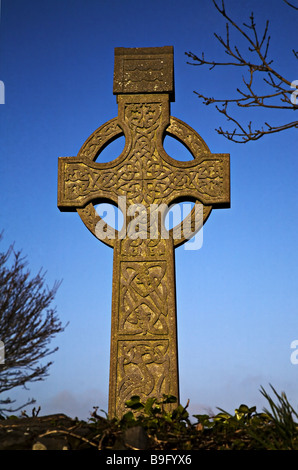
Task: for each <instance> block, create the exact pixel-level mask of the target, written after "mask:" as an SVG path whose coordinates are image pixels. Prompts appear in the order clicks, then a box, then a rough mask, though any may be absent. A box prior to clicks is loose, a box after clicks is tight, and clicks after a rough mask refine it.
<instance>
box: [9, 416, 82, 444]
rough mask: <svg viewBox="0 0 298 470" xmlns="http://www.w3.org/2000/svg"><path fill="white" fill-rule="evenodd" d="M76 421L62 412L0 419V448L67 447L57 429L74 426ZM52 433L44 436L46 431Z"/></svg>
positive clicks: (65, 438) (64, 438) (65, 440)
mask: <svg viewBox="0 0 298 470" xmlns="http://www.w3.org/2000/svg"><path fill="white" fill-rule="evenodd" d="M75 426H76V421H75V420H72V419H70V418H68V417H67V416H65V415H63V414H58V415H50V416H43V417H34V418H16V419H13V418H10V419H7V420H3V421H0V450H63V449H66V448H67V449H69V448H70V445H69V443H68V442H67V437H66V436H65V435H64V434H63V433H61V434H59V431H62V432H63V431H66V430H68V429H69V428H74V427H75ZM51 431H55V433H54V434H52V435H51V434H49V435H48V437H47V436H45V434H47V433H48V432H51Z"/></svg>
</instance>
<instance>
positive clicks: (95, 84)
mask: <svg viewBox="0 0 298 470" xmlns="http://www.w3.org/2000/svg"><path fill="white" fill-rule="evenodd" d="M226 8H227V10H228V11H229V12H230V13H231V15H232V16H233V18H235V20H236V21H238V22H239V23H240V24H241V23H243V22H247V21H248V18H249V15H250V13H251V11H254V12H255V18H256V21H257V24H258V25H259V27H260V30H261V29H262V28H263V27H264V24H265V20H266V19H267V18H268V19H269V20H270V34H271V37H272V38H271V45H270V55H271V57H272V59H274V65H275V66H276V68H278V69H279V70H280V72H281V73H282V74H283V75H284V76H286V77H287V78H288V79H289V80H290V81H293V80H297V79H298V70H297V61H295V60H294V56H293V54H292V52H291V51H292V49H293V48H296V49H297V43H295V39H296V36H295V32H296V30H297V18H296V16H295V15H297V13H296V12H295V11H294V10H292V9H291V8H289V7H288V6H287V5H286V4H285V3H284V2H283V1H281V0H274V1H270V2H269V1H264V2H257V1H255V0H253V1H243V2H238V1H236V0H226ZM0 26H1V29H0V80H2V81H3V82H4V84H5V104H4V105H3V104H1V105H0V142H1V171H0V178H1V211H0V230H4V239H3V241H2V242H1V251H4V250H5V249H6V248H7V247H8V245H10V244H11V243H13V242H14V243H15V247H16V248H17V249H21V250H22V251H23V254H24V255H27V258H28V262H29V267H30V269H31V272H32V275H34V274H36V273H37V272H38V271H39V269H40V268H41V267H43V268H44V270H46V271H47V275H46V279H47V282H48V284H49V285H50V286H51V285H52V284H53V283H54V281H55V280H56V279H57V280H61V279H62V280H63V282H62V285H61V287H60V289H59V291H58V293H57V296H56V299H55V302H54V304H55V305H56V306H57V311H58V314H59V317H60V319H61V320H62V322H63V323H64V324H65V323H67V322H69V325H68V327H67V329H66V330H65V332H64V333H62V334H60V335H58V336H57V337H56V338H55V340H53V341H52V343H51V344H52V346H53V347H54V346H59V351H58V352H57V353H55V355H53V356H52V359H53V361H54V364H53V365H52V367H51V369H50V375H49V377H48V378H47V379H46V380H45V381H44V382H39V383H36V384H32V385H29V390H23V389H20V390H15V391H12V392H11V393H10V396H11V398H16V399H17V400H18V403H19V402H24V401H26V399H27V398H31V397H34V398H35V399H36V404H37V405H38V406H41V414H49V413H60V412H64V413H66V414H68V415H69V416H79V417H81V418H84V419H85V418H87V417H88V416H89V414H90V411H92V409H93V406H99V408H102V409H104V410H106V411H107V409H108V405H107V403H108V382H109V347H110V321H111V313H110V312H111V288H112V260H113V253H112V250H111V249H110V248H109V247H107V246H106V245H104V244H102V243H101V242H99V241H98V240H96V239H95V238H94V237H93V236H92V235H91V234H90V232H89V231H88V230H87V229H86V228H85V226H84V225H83V223H82V222H81V220H80V218H79V216H78V214H76V213H61V212H60V211H59V210H58V209H57V161H58V157H59V156H75V155H76V154H77V153H78V151H79V149H80V147H81V145H82V144H83V143H84V141H85V140H86V139H87V137H88V136H89V135H90V134H91V133H92V132H93V131H94V130H95V129H96V128H98V127H99V126H100V125H101V124H103V123H104V122H106V121H108V120H109V119H111V118H113V117H115V116H116V115H117V104H116V99H115V96H114V95H113V93H112V86H113V67H114V48H115V47H151V46H164V45H173V46H174V63H175V91H176V101H175V102H174V103H172V105H171V114H172V115H173V116H176V117H177V118H179V119H181V120H183V121H185V122H186V123H188V124H189V125H190V126H192V127H193V128H194V129H195V130H196V131H197V132H198V133H199V134H200V135H201V136H202V137H203V139H204V140H205V141H206V143H207V144H208V146H209V148H210V150H211V151H212V152H214V153H216V152H219V153H230V155H231V208H230V209H222V210H214V211H213V212H212V214H211V217H210V218H209V220H208V222H207V223H206V225H205V227H204V232H203V246H202V248H201V249H200V250H197V251H187V250H185V249H184V247H183V246H182V247H180V248H178V249H177V250H176V285H177V319H178V347H179V373H180V395H181V396H180V398H181V403H182V404H186V401H187V399H190V407H189V409H190V412H194V413H197V412H201V411H206V410H207V411H208V410H213V411H214V410H215V411H216V407H221V408H224V409H226V410H228V411H233V410H234V408H236V407H238V406H239V405H240V404H241V403H246V404H248V405H251V406H252V405H257V407H258V408H259V409H261V408H262V407H263V406H264V405H266V403H265V402H264V399H263V397H262V396H261V394H260V392H259V389H260V387H261V386H264V387H265V388H266V389H269V383H271V384H272V385H273V386H274V387H275V388H276V389H277V390H278V391H282V390H283V391H285V392H286V393H287V395H288V398H289V400H290V401H291V402H292V404H293V405H294V406H296V405H297V385H298V365H295V364H292V362H291V360H290V357H291V353H292V350H291V347H290V345H291V342H292V341H294V340H296V339H298V315H297V313H298V295H297V279H298V257H297V231H298V222H297V209H298V202H297V201H298V199H297V189H296V188H297V171H298V163H297V159H296V155H297V135H296V134H295V132H297V131H295V130H288V131H285V132H283V133H279V134H275V135H272V136H265V137H263V138H262V139H261V140H259V141H257V142H251V143H248V144H245V145H242V144H241V145H240V144H235V143H233V142H229V141H227V140H226V139H224V138H223V137H221V136H219V135H218V134H217V133H216V131H215V128H216V127H219V126H222V127H223V128H226V127H229V125H230V124H229V123H227V122H226V120H225V118H224V117H223V116H222V115H220V114H218V112H217V111H216V110H215V109H214V108H211V107H206V106H204V105H203V104H202V103H201V102H200V101H199V100H198V98H197V97H196V95H195V94H194V93H193V91H194V90H197V91H201V92H202V93H205V94H206V95H211V96H212V95H213V96H217V97H226V96H229V97H231V96H234V95H235V89H236V88H237V87H238V86H239V85H240V84H241V80H242V78H241V72H239V71H238V70H236V71H234V70H230V69H229V70H226V69H220V70H217V69H215V70H213V71H209V70H208V69H207V68H206V69H204V68H201V67H200V68H199V67H192V66H190V65H187V57H186V56H185V54H184V53H185V51H189V50H191V51H192V52H195V53H197V54H200V52H201V51H204V52H205V54H206V57H207V56H208V57H210V58H218V59H222V58H224V52H223V50H222V48H221V47H220V45H219V44H218V42H217V41H216V39H215V38H214V36H213V33H214V32H217V33H219V34H221V35H224V33H225V21H224V19H223V18H222V17H221V16H220V15H219V13H218V12H217V11H216V10H215V8H214V6H213V4H212V2H211V0H198V1H194V0H192V1H191V0H184V1H183V2H180V1H175V0H172V1H169V0H159V1H157V0H149V1H147V2H143V1H142V0H139V1H135V0H127V1H125V2H124V1H119V0H114V1H105V0H71V1H70V0H43V1H42V2H41V1H39V0H27V1H23V0H2V4H1V24H0ZM235 39H236V40H237V36H235ZM241 44H242V47H243V48H244V46H245V45H244V44H243V43H241ZM265 111H266V110H259V111H258V110H254V109H247V110H242V111H241V110H239V111H237V116H238V117H239V118H240V119H241V120H242V121H243V122H244V123H247V122H249V121H250V120H252V121H253V122H254V123H255V124H256V126H258V125H259V124H260V123H262V122H263V120H265V121H269V122H270V123H272V124H278V123H284V122H286V121H291V120H294V118H296V116H293V115H292V114H294V113H293V112H282V111H276V112H273V111H270V110H269V111H266V112H265ZM296 119H297V118H296ZM295 137H296V141H295V140H294V139H295ZM113 151H114V152H116V153H117V148H115V147H114V150H113ZM120 151H121V149H119V153H120ZM170 151H171V152H173V153H174V152H175V147H172V148H171V150H170ZM176 151H177V152H179V151H178V150H176ZM115 156H117V155H115ZM172 156H174V155H173V154H172ZM0 328H1V326H0ZM0 336H1V329H0ZM0 339H1V338H0ZM28 411H30V409H29V410H28Z"/></svg>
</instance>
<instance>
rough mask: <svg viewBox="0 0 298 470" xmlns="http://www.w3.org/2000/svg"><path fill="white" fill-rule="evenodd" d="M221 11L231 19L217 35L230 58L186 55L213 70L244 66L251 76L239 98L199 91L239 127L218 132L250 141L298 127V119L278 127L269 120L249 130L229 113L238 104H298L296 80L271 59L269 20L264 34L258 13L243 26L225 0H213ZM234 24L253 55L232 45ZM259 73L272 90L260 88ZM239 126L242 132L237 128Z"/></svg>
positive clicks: (284, 107) (291, 107)
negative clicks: (294, 87)
mask: <svg viewBox="0 0 298 470" xmlns="http://www.w3.org/2000/svg"><path fill="white" fill-rule="evenodd" d="M212 1H213V4H214V6H215V8H216V9H217V11H218V12H219V13H220V14H221V15H222V16H223V17H224V18H225V19H226V20H227V22H226V36H225V38H223V37H221V36H220V35H218V34H217V33H214V36H215V38H216V39H217V40H218V41H219V43H220V44H221V45H222V46H223V48H224V51H225V53H226V54H227V55H228V56H229V58H230V60H228V61H215V60H207V59H205V55H204V53H202V55H201V57H199V56H197V55H196V54H194V53H192V52H186V55H187V56H188V57H189V58H190V59H192V62H187V63H188V64H190V65H196V66H198V65H207V66H209V69H210V70H212V69H213V68H215V67H220V66H222V67H229V66H232V67H242V68H244V69H245V70H246V71H247V73H248V75H247V77H246V78H245V77H244V76H243V77H242V83H243V87H244V88H242V89H241V88H237V90H236V91H237V93H238V97H236V98H225V99H218V98H214V97H210V96H209V97H208V96H206V95H204V94H202V93H198V92H196V91H195V93H196V94H197V96H198V97H199V98H200V99H202V100H203V104H205V105H209V104H216V103H218V104H219V103H222V105H223V106H222V108H219V107H218V106H216V109H217V110H218V111H219V112H221V113H222V114H224V115H225V116H226V118H227V119H228V120H229V121H233V122H234V123H235V124H236V129H234V130H233V131H232V132H229V131H223V130H222V129H221V128H220V129H218V130H217V131H218V132H219V133H220V134H221V135H223V136H224V137H226V138H228V139H229V140H233V141H235V142H248V141H249V140H257V139H259V138H260V137H262V136H263V135H266V134H272V133H273V132H279V131H282V130H285V129H290V128H292V127H297V121H294V122H289V123H288V124H282V125H280V126H278V127H274V126H270V125H268V124H266V123H265V126H266V127H265V129H264V128H263V127H262V128H261V129H256V130H254V131H253V130H252V127H251V123H250V124H249V125H248V129H247V130H245V129H244V127H243V126H242V125H240V123H239V122H238V120H237V119H236V118H235V117H232V116H231V115H230V114H228V105H232V104H233V105H236V106H238V107H241V108H249V107H262V108H267V109H278V110H291V111H296V110H297V109H298V103H297V104H296V102H293V100H292V99H291V96H292V95H293V89H292V90H291V89H290V88H293V86H292V83H293V82H292V80H289V79H287V78H286V77H284V76H283V75H282V74H281V73H280V72H279V71H277V69H276V68H275V67H273V65H272V63H273V60H272V59H271V60H270V59H268V52H269V45H270V36H269V34H268V31H269V21H268V20H267V21H266V24H265V27H264V30H263V33H262V34H261V35H260V34H259V33H258V31H257V26H256V23H255V19H254V14H253V13H251V15H250V18H249V19H250V21H249V23H247V24H246V23H243V26H242V27H240V26H239V25H238V24H237V23H236V22H235V21H234V20H233V19H232V18H231V17H230V16H229V15H228V14H227V12H226V8H225V4H224V0H221V6H220V4H219V2H218V1H217V0H212ZM284 1H285V3H287V4H289V6H291V7H292V8H295V9H298V8H296V7H295V6H294V5H292V4H290V3H289V2H287V1H286V0H284ZM230 26H232V28H233V29H234V30H236V31H237V32H238V33H240V35H241V36H242V38H244V39H245V41H246V43H247V45H248V53H249V56H247V55H245V54H243V53H242V52H241V51H240V48H239V46H238V45H234V46H232V45H231V40H230ZM292 52H293V53H294V56H295V58H296V59H298V51H295V50H293V51H292ZM257 74H258V75H259V74H261V75H263V83H264V84H265V86H266V87H267V88H268V92H265V93H264V92H263V91H262V92H260V91H259V90H258V89H256V85H255V77H256V76H257ZM237 129H238V132H236V130H237Z"/></svg>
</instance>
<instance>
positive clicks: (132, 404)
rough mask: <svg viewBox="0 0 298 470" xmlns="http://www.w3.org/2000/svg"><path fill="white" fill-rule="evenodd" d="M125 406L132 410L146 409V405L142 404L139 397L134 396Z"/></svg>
mask: <svg viewBox="0 0 298 470" xmlns="http://www.w3.org/2000/svg"><path fill="white" fill-rule="evenodd" d="M125 405H126V406H127V407H128V408H131V409H132V410H139V409H141V408H144V405H143V403H141V399H140V397H139V396H138V395H134V396H133V397H131V399H130V400H128V401H127V402H125Z"/></svg>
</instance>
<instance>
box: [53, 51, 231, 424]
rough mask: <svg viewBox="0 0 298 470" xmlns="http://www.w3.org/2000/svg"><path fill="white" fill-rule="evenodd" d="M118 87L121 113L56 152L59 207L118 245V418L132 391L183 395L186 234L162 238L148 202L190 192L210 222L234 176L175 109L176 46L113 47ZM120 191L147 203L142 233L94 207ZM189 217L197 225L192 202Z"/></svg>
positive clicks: (225, 201)
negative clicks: (180, 282) (119, 143)
mask: <svg viewBox="0 0 298 470" xmlns="http://www.w3.org/2000/svg"><path fill="white" fill-rule="evenodd" d="M114 93H115V94H116V95H117V102H118V116H117V117H116V118H114V119H112V120H110V121H108V122H106V123H105V124H103V125H102V126H101V127H99V128H98V129H97V130H96V131H95V132H93V134H91V136H90V137H89V138H88V139H87V141H86V142H85V143H84V144H83V146H82V147H81V149H80V151H79V153H78V155H77V156H76V157H60V158H59V162H58V207H59V209H60V210H61V211H77V212H78V214H79V215H80V217H81V219H82V221H83V222H84V224H85V225H86V227H87V228H88V229H89V230H90V231H91V233H92V234H93V235H95V236H97V237H99V236H98V227H102V226H105V233H106V236H105V238H102V237H101V241H103V242H104V243H106V244H107V245H108V246H110V247H112V248H113V249H114V261H113V263H114V264H113V291H112V331H111V353H110V385H109V416H110V417H113V416H118V417H120V416H121V415H122V414H123V413H124V412H125V406H124V405H125V401H126V400H128V399H129V398H130V397H131V396H133V395H139V396H140V397H141V398H142V399H143V400H144V399H146V398H148V397H150V396H154V397H156V398H160V397H162V395H163V394H171V395H174V396H176V397H177V398H178V400H179V384H178V360H177V331H176V294H175V268H174V249H175V248H176V247H177V246H179V245H181V244H182V243H184V242H185V240H186V239H187V236H183V237H180V238H179V237H176V236H175V234H176V233H178V232H179V230H176V229H177V228H176V229H173V230H171V231H170V232H169V233H167V237H164V236H163V234H164V230H165V229H164V227H163V223H162V222H161V221H159V222H158V223H157V226H156V231H155V237H154V238H152V236H151V235H152V234H151V232H150V231H149V223H148V220H149V217H150V215H151V212H150V211H151V210H152V207H153V206H154V207H156V208H157V210H158V208H160V207H161V206H162V205H166V206H168V207H169V206H170V205H171V204H172V203H174V202H175V201H177V200H181V199H186V200H189V199H191V200H193V201H195V202H196V205H198V204H202V205H203V218H202V223H205V222H206V220H207V219H208V217H209V215H210V213H211V210H212V209H213V208H222V207H229V205H230V177H229V155H228V154H213V153H211V152H210V150H209V148H208V146H207V144H206V143H205V142H204V140H203V139H202V138H201V137H200V136H199V135H198V134H197V132H196V131H194V130H193V129H192V128H191V127H190V126H188V125H187V124H185V123H184V122H182V121H180V120H179V119H177V118H175V117H172V116H170V101H171V100H173V98H174V79H173V48H171V47H163V48H144V49H142V48H135V49H131V48H129V49H124V48H117V49H116V50H115V71H114ZM120 135H124V136H125V147H124V150H123V152H122V153H121V155H119V156H116V155H115V159H114V160H113V161H111V162H108V163H100V152H101V150H102V149H103V148H104V147H105V146H106V145H108V144H109V143H110V142H112V141H113V140H114V139H115V138H117V137H119V136H120ZM165 135H170V136H172V137H174V138H176V139H178V140H179V141H181V142H182V143H183V144H184V145H185V146H186V147H187V148H188V149H189V151H190V152H191V154H192V156H193V159H192V160H190V161H187V162H185V161H177V160H174V159H173V158H171V156H169V155H167V153H166V152H165V150H164V148H163V138H164V136H165ZM97 157H98V161H96V159H97ZM119 197H120V199H121V198H122V199H123V201H125V202H124V206H123V207H121V209H122V210H123V212H124V213H125V216H126V214H129V211H130V209H131V208H132V207H136V206H137V205H138V206H139V207H140V205H141V206H142V208H143V209H142V210H143V212H142V214H141V218H142V219H143V220H145V223H144V224H143V225H142V224H141V223H140V224H139V232H138V236H137V237H133V236H131V234H130V229H129V228H130V226H131V223H132V222H133V217H125V219H124V220H125V222H124V234H123V230H122V231H121V232H117V231H116V232H114V231H113V228H112V227H109V226H107V225H106V224H105V223H104V222H103V221H102V220H101V218H100V217H99V215H98V214H97V213H96V211H95V207H94V204H95V203H96V202H100V201H110V202H112V203H113V204H118V203H119ZM122 199H121V200H122ZM189 218H190V222H191V223H190V226H191V227H192V226H193V224H194V222H195V221H196V211H195V208H194V209H193V210H192V212H191V214H190V216H189ZM183 224H184V222H182V226H183ZM150 228H151V227H150ZM199 228H200V227H199ZM178 229H179V227H178ZM113 232H114V234H115V236H114V237H113V236H112V235H113ZM181 233H184V232H183V230H182V231H181ZM184 235H185V234H184Z"/></svg>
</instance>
